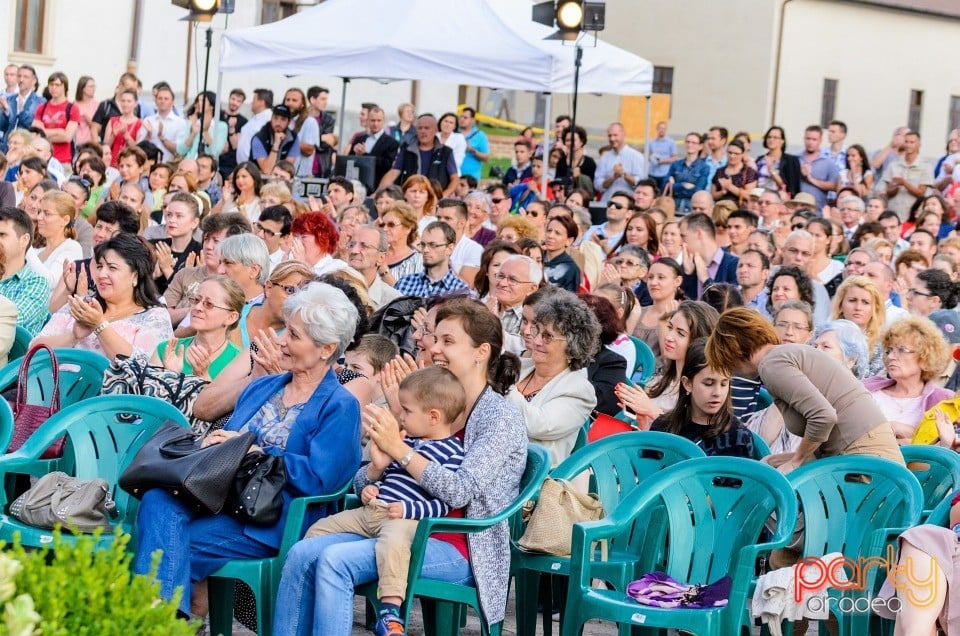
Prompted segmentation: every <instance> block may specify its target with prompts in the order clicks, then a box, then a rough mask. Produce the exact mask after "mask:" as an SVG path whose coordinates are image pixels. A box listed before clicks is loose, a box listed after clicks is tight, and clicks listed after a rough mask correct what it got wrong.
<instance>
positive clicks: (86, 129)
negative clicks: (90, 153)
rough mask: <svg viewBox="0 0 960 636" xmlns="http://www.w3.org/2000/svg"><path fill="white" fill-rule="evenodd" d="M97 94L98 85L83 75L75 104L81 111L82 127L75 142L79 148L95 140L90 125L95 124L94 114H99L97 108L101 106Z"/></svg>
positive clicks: (78, 130) (78, 129)
mask: <svg viewBox="0 0 960 636" xmlns="http://www.w3.org/2000/svg"><path fill="white" fill-rule="evenodd" d="M96 92H97V83H96V82H95V81H94V79H93V78H92V77H90V76H89V75H83V76H81V77H80V79H79V80H78V81H77V94H76V96H75V99H76V101H75V102H74V106H75V107H76V108H77V110H79V111H80V125H79V126H78V127H77V134H76V135H75V136H74V138H73V141H74V143H76V145H78V146H79V145H81V144H85V143H87V142H88V141H93V140H94V139H93V136H94V135H93V131H92V130H91V129H90V124H91V122H93V115H94V113H96V112H97V108H98V107H99V106H100V102H98V101H97V100H96V98H95V97H94V95H96Z"/></svg>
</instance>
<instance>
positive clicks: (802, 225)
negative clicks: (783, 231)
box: [790, 223, 807, 231]
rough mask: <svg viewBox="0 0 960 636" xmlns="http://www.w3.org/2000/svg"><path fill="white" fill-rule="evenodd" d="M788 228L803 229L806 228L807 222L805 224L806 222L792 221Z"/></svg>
mask: <svg viewBox="0 0 960 636" xmlns="http://www.w3.org/2000/svg"><path fill="white" fill-rule="evenodd" d="M790 229H791V230H794V231H796V230H805V229H807V224H806V223H794V224H793V225H791V226H790Z"/></svg>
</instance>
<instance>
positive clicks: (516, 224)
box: [497, 214, 540, 240]
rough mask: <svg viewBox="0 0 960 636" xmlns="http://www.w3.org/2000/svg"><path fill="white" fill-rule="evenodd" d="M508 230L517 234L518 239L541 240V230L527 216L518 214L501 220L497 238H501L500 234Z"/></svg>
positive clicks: (498, 224) (498, 225)
mask: <svg viewBox="0 0 960 636" xmlns="http://www.w3.org/2000/svg"><path fill="white" fill-rule="evenodd" d="M507 228H511V229H513V230H514V231H515V232H516V233H517V237H518V238H532V239H537V240H539V239H540V230H539V228H537V226H536V225H534V224H533V221H531V220H530V219H528V218H527V217H525V216H520V215H519V214H516V215H510V216H507V217H506V218H503V219H500V222H499V223H497V236H498V237H499V236H500V233H501V232H503V231H504V230H505V229H507Z"/></svg>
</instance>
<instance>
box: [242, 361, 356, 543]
mask: <svg viewBox="0 0 960 636" xmlns="http://www.w3.org/2000/svg"><path fill="white" fill-rule="evenodd" d="M291 377H292V375H291V374H290V373H284V374H282V375H271V376H267V377H264V378H259V379H257V380H254V381H253V382H251V383H250V386H248V387H247V388H246V389H245V390H244V392H243V393H241V394H240V399H239V400H237V408H236V410H234V412H233V417H231V418H230V421H229V422H227V425H226V426H225V427H224V428H225V429H226V430H228V431H239V430H240V429H241V428H242V427H243V426H244V425H245V424H248V423H249V424H250V426H249V430H251V431H253V432H254V433H256V434H257V443H258V444H259V443H260V439H261V436H260V428H259V422H257V421H251V419H252V418H254V416H255V415H256V414H257V412H258V411H259V410H260V408H261V407H262V406H263V405H264V404H265V403H266V402H267V400H269V399H270V398H271V397H272V396H273V395H274V394H276V393H278V392H280V391H282V390H283V387H284V386H286V385H287V383H288V382H290V378H291ZM263 450H264V452H266V453H270V454H271V455H279V456H281V457H283V461H284V464H285V466H286V469H287V484H286V486H285V487H284V492H283V514H282V515H281V517H280V521H278V522H277V523H276V524H275V525H273V526H266V527H265V526H254V525H247V526H246V527H245V528H244V531H243V533H244V534H245V535H246V536H248V537H251V538H253V539H256V540H257V541H260V542H261V543H264V544H266V545H269V546H273V547H275V548H279V547H280V539H281V537H282V535H283V527H284V524H285V523H286V519H287V509H288V508H289V506H290V500H291V499H293V498H295V497H305V496H313V495H322V494H327V493H331V492H334V491H335V490H336V489H337V488H340V487H341V486H343V485H344V484H345V483H347V482H348V481H349V480H350V479H351V478H352V477H353V474H354V473H355V472H357V469H358V468H359V467H360V404H359V403H358V402H357V399H356V398H355V397H353V395H351V394H350V392H349V391H347V390H346V389H344V388H343V387H342V386H340V383H339V382H338V381H337V376H336V375H335V374H334V373H333V371H332V370H331V371H328V372H327V375H326V376H325V377H324V378H323V381H322V382H321V383H320V386H318V387H317V390H316V391H314V392H313V395H311V396H310V399H309V400H308V401H307V403H306V405H305V406H304V407H303V410H302V411H300V415H298V416H297V420H296V423H295V424H294V426H293V427H292V428H291V429H290V435H289V437H288V438H287V444H286V448H285V449H284V450H281V449H280V447H278V446H268V447H266V448H264V449H263ZM335 511H336V506H335V504H328V505H327V506H326V508H325V509H324V508H319V509H318V510H316V512H314V513H313V514H311V515H310V516H309V518H308V520H307V524H312V523H313V522H314V521H316V520H317V519H319V518H320V517H323V516H326V515H327V514H329V513H331V512H335Z"/></svg>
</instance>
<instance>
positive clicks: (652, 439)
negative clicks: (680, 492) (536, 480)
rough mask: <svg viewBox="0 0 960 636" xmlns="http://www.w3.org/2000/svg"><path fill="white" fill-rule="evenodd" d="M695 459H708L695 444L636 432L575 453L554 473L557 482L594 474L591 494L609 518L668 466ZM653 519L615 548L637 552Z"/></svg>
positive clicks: (618, 541)
mask: <svg viewBox="0 0 960 636" xmlns="http://www.w3.org/2000/svg"><path fill="white" fill-rule="evenodd" d="M695 457H704V453H703V450H702V449H701V448H700V447H699V446H697V445H696V444H694V443H693V442H691V441H689V440H687V439H685V438H683V437H680V436H679V435H672V434H670V433H658V432H654V431H633V432H628V433H618V434H616V435H611V436H610V437H605V438H603V439H601V440H599V441H596V442H594V443H592V444H588V445H587V446H586V447H584V448H583V449H581V450H579V451H577V452H575V453H573V454H572V455H571V456H570V457H568V458H567V459H565V460H564V461H563V462H562V463H561V464H560V465H559V466H557V467H556V468H554V469H553V470H552V471H550V476H551V477H554V478H557V479H573V478H574V477H576V476H577V475H579V474H581V473H583V472H584V471H589V472H590V491H591V492H593V493H595V494H596V495H597V497H598V498H599V499H600V502H601V503H602V504H603V510H604V514H606V515H609V514H610V513H612V512H613V511H614V510H616V509H617V507H618V506H619V505H620V502H621V501H623V500H624V499H625V498H626V497H627V496H629V495H630V493H631V492H633V491H634V490H635V489H636V488H637V486H639V485H640V484H641V483H642V482H644V480H646V479H648V478H649V477H650V476H651V475H654V474H656V473H658V472H659V471H661V470H663V469H664V468H666V467H667V466H673V465H674V464H677V463H679V462H682V461H684V460H687V459H691V458H695ZM649 522H650V520H649V519H647V520H644V522H643V526H644V527H639V526H638V528H637V529H636V531H634V532H629V533H625V534H624V535H623V536H620V537H616V538H614V539H612V540H611V541H610V545H611V548H612V549H615V550H618V551H620V550H622V551H629V552H633V551H635V550H636V549H637V548H638V547H639V546H640V545H641V544H642V542H643V541H644V537H645V536H646V535H647V530H653V531H656V530H657V529H656V528H652V527H647V526H648V524H649Z"/></svg>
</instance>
